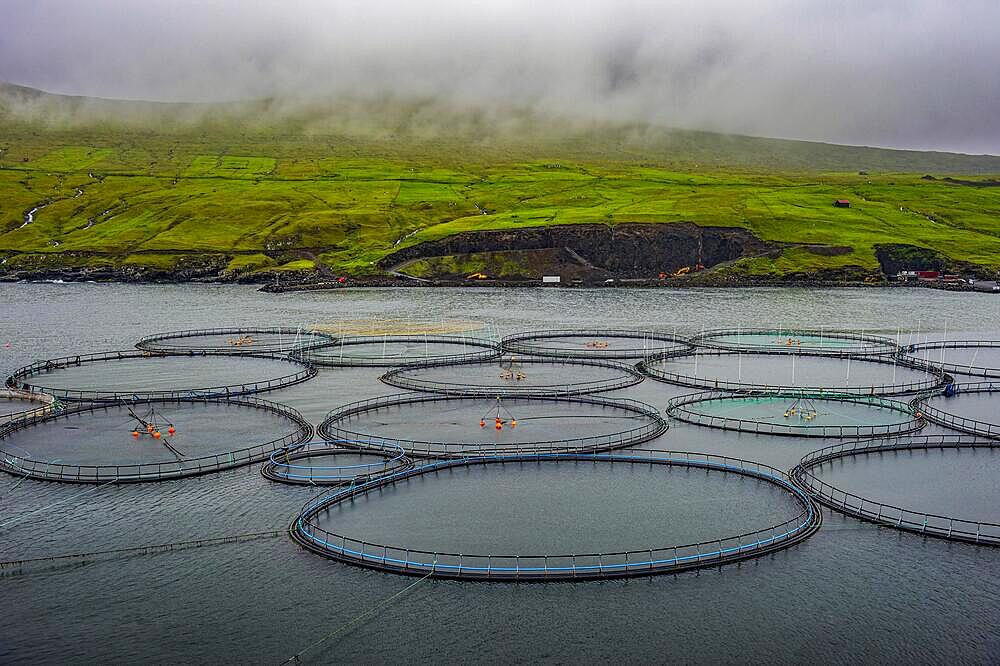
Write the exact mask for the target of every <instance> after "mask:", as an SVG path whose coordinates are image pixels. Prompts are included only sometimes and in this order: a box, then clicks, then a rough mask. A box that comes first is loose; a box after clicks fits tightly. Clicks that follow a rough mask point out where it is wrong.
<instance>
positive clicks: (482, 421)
mask: <svg viewBox="0 0 1000 666" xmlns="http://www.w3.org/2000/svg"><path fill="white" fill-rule="evenodd" d="M479 427H480V428H485V427H486V420H485V419H479Z"/></svg>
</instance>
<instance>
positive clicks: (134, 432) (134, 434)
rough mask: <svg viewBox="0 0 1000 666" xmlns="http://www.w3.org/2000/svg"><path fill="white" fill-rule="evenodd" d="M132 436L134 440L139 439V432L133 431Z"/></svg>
mask: <svg viewBox="0 0 1000 666" xmlns="http://www.w3.org/2000/svg"><path fill="white" fill-rule="evenodd" d="M132 436H133V437H135V438H136V439H139V431H138V430H133V431H132Z"/></svg>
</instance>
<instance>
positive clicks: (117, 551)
mask: <svg viewBox="0 0 1000 666" xmlns="http://www.w3.org/2000/svg"><path fill="white" fill-rule="evenodd" d="M287 533H288V530H287V529H281V530H271V531H269V532H247V533H246V534H232V535H229V536H223V537H208V538H205V539H194V540H188V541H174V542H171V543H156V544H147V545H145V546H129V547H127V548H110V549H108V550H95V551H92V552H89V553H68V554H65V555H48V556H45V557H33V558H29V559H24V560H7V561H3V562H0V572H3V571H10V570H15V569H23V568H24V567H25V566H31V565H34V564H42V563H46V562H51V563H58V562H64V563H67V564H77V563H78V561H83V562H86V561H88V560H94V559H96V558H98V557H100V556H102V555H118V556H121V557H127V556H129V555H144V554H156V553H164V552H168V551H172V550H182V549H187V548H203V547H206V546H218V545H223V544H227V543H239V542H240V541H249V540H251V539H263V538H267V537H277V536H282V535H284V534H287Z"/></svg>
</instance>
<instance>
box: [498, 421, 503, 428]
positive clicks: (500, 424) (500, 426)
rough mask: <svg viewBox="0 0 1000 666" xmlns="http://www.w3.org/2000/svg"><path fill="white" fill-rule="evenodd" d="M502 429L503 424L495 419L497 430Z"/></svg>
mask: <svg viewBox="0 0 1000 666" xmlns="http://www.w3.org/2000/svg"><path fill="white" fill-rule="evenodd" d="M502 429H503V424H502V423H500V422H499V421H497V430H502Z"/></svg>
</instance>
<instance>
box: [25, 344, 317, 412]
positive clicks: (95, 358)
mask: <svg viewBox="0 0 1000 666" xmlns="http://www.w3.org/2000/svg"><path fill="white" fill-rule="evenodd" d="M184 356H201V357H211V358H212V359H213V360H215V361H220V360H223V359H222V358H221V357H220V355H209V354H204V353H200V352H199V353H193V354H186V355H184ZM180 358H183V357H182V356H177V355H171V354H163V353H159V352H148V351H138V350H134V349H129V350H124V351H112V352H100V353H96V354H78V355H75V356H63V357H60V358H53V359H48V360H45V361H36V362H35V363H32V364H31V365H26V366H24V367H22V368H19V369H18V370H16V371H15V372H14V374H12V375H11V376H10V377H8V378H7V386H8V388H20V389H23V390H26V391H34V392H41V393H48V394H50V395H52V396H54V397H55V398H56V399H57V400H64V401H71V402H122V401H126V402H134V401H141V400H180V399H185V398H232V397H236V396H241V395H250V394H253V393H261V392H264V391H272V390H275V389H280V388H285V387H288V386H292V385H294V384H298V383H300V382H304V381H306V380H309V379H312V378H313V377H315V376H316V373H317V371H316V368H315V367H313V366H311V365H309V364H308V363H303V362H301V361H297V360H292V359H290V358H288V357H287V356H282V355H271V354H257V355H253V357H252V359H251V358H248V357H246V356H244V357H243V358H245V359H246V360H247V362H250V361H252V360H256V361H261V360H265V359H266V360H269V361H274V362H275V363H276V364H280V365H281V367H282V370H283V371H285V372H287V374H283V375H281V376H278V377H272V378H269V379H266V380H257V381H247V382H241V383H233V384H225V385H219V386H207V387H192V388H181V389H149V390H147V389H139V390H120V391H119V390H110V389H109V390H101V389H94V390H91V389H83V388H58V387H47V386H43V385H41V384H40V383H37V382H40V381H42V380H41V379H40V375H42V373H46V372H50V371H53V370H60V369H66V368H73V367H81V366H83V365H88V364H92V363H93V364H96V363H114V362H116V361H129V360H135V359H138V360H142V359H160V360H164V361H167V360H170V359H180ZM239 362H240V361H239V360H238V359H237V358H235V357H234V359H233V363H239ZM36 378H39V379H36Z"/></svg>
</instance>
